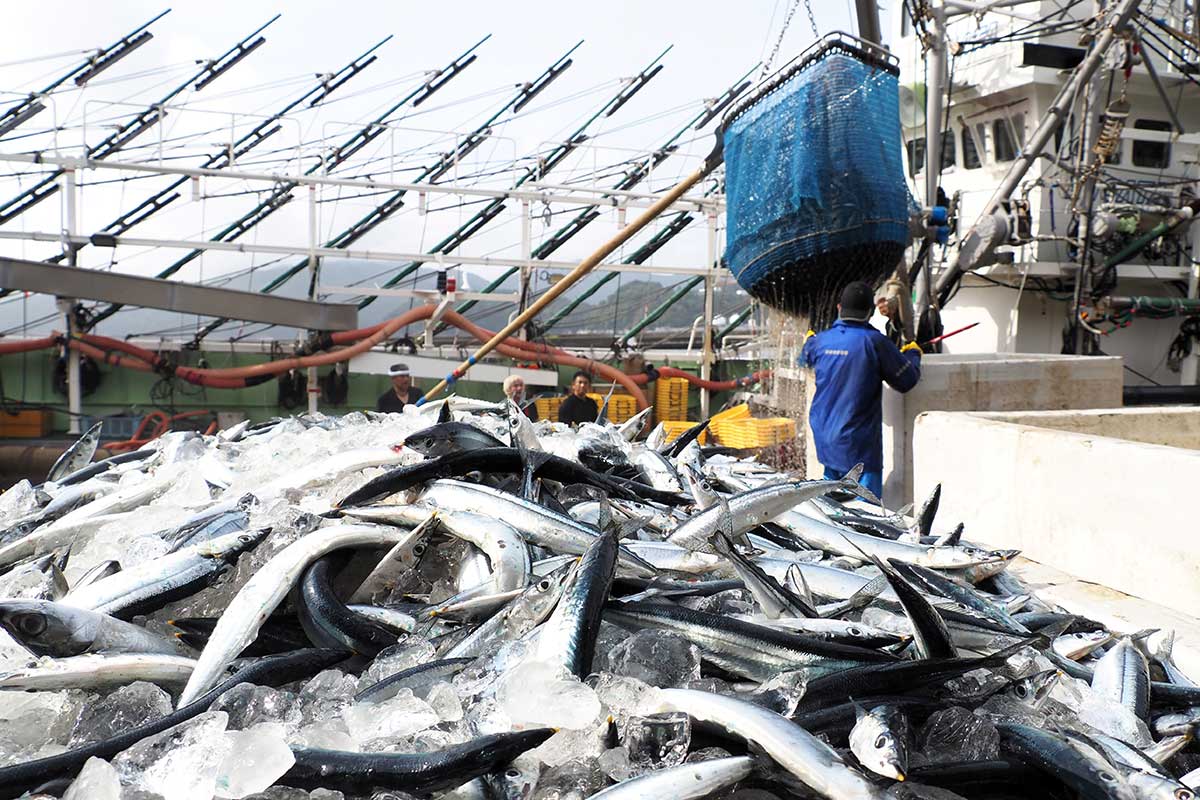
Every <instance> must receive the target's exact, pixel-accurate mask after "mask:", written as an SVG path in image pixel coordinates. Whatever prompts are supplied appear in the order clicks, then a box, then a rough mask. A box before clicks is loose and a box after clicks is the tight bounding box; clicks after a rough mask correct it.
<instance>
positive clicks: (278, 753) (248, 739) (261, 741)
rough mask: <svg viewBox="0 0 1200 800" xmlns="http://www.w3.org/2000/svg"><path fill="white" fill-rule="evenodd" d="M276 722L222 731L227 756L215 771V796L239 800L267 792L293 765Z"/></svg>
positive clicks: (283, 734) (290, 754)
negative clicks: (226, 747)
mask: <svg viewBox="0 0 1200 800" xmlns="http://www.w3.org/2000/svg"><path fill="white" fill-rule="evenodd" d="M285 735H286V734H285V731H284V727H283V726H282V725H279V724H277V723H263V724H260V725H255V726H254V727H252V728H249V729H247V730H242V731H230V730H227V731H225V740H226V741H227V742H228V744H229V748H228V755H226V756H225V759H224V760H223V761H222V762H221V767H220V769H219V770H217V779H216V790H217V796H218V797H230V798H235V799H237V800H240V798H243V797H245V796H247V795H250V794H253V793H255V792H261V791H263V790H264V789H267V788H268V787H270V786H271V784H273V783H275V781H276V780H278V779H279V778H281V777H282V776H283V774H284V773H285V772H287V771H288V770H289V769H291V766H292V765H293V764H295V763H296V757H295V756H294V755H292V751H291V748H289V747H288V745H287V741H286V740H285Z"/></svg>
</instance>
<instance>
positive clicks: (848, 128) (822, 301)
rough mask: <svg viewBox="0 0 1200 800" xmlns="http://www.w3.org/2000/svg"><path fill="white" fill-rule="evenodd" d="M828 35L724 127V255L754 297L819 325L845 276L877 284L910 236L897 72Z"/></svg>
mask: <svg viewBox="0 0 1200 800" xmlns="http://www.w3.org/2000/svg"><path fill="white" fill-rule="evenodd" d="M855 41H856V40H853V39H851V38H850V37H845V36H844V35H834V36H831V37H827V38H826V39H825V40H823V41H822V42H821V43H820V44H819V45H818V46H816V47H815V48H814V49H813V50H810V51H809V52H808V53H806V54H804V55H802V56H801V57H800V58H798V59H797V60H796V61H794V62H793V63H792V64H790V65H788V66H787V67H784V68H783V69H782V70H780V71H779V73H777V74H776V76H775V77H774V78H772V79H771V81H769V82H768V83H767V84H766V85H764V86H763V87H762V88H761V89H760V90H759V91H757V92H755V98H754V100H753V102H750V103H746V104H743V105H742V106H741V107H739V108H735V109H734V110H733V111H731V112H730V115H729V117H728V118H727V119H726V121H725V124H724V149H725V184H726V202H727V219H728V244H727V247H726V251H725V261H726V264H727V265H728V267H729V269H730V270H731V271H732V272H733V274H734V276H735V277H736V278H737V281H738V283H739V284H740V285H741V286H742V287H743V288H744V289H746V291H747V292H749V293H750V295H751V296H753V297H755V298H756V299H758V300H760V301H762V302H764V303H766V304H768V305H771V306H774V307H776V308H779V309H781V310H783V311H785V312H788V313H792V314H797V315H801V316H804V317H807V318H809V319H810V320H812V322H813V324H814V326H815V327H823V326H824V325H825V324H827V323H828V322H829V321H831V320H832V319H833V318H834V317H835V316H836V302H837V296H838V294H839V293H840V291H841V287H843V286H845V285H846V284H847V283H849V282H850V281H854V280H865V281H867V282H869V283H876V282H878V281H880V280H882V279H883V278H884V277H885V276H886V275H888V274H889V273H891V271H892V270H893V269H895V267H896V265H897V263H899V261H900V259H901V258H902V257H903V255H904V248H905V246H906V245H907V242H908V221H909V216H910V213H911V212H912V210H913V208H914V203H913V200H912V197H911V195H910V194H909V191H908V187H907V185H906V184H905V178H904V167H903V162H902V160H901V148H902V141H901V135H900V114H899V90H898V76H899V70H898V68H897V67H896V65H895V63H894V60H893V59H892V58H891V57H890V56H888V55H887V54H886V53H885V52H883V51H880V52H879V53H876V52H875V51H871V50H867V49H865V48H864V47H860V46H857V45H856V44H855Z"/></svg>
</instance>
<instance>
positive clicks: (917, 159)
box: [904, 137, 925, 175]
mask: <svg viewBox="0 0 1200 800" xmlns="http://www.w3.org/2000/svg"><path fill="white" fill-rule="evenodd" d="M904 147H905V149H906V150H908V174H909V175H916V174H917V173H918V172H920V171H921V170H923V169H924V168H925V138H924V137H921V138H920V139H910V140H909V141H908V143H907V144H906V145H905V146H904Z"/></svg>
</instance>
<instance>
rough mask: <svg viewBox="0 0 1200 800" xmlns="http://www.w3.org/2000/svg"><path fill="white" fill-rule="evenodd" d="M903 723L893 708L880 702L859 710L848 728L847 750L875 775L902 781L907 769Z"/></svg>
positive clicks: (906, 749) (904, 726) (906, 750)
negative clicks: (871, 707)
mask: <svg viewBox="0 0 1200 800" xmlns="http://www.w3.org/2000/svg"><path fill="white" fill-rule="evenodd" d="M906 727H907V725H906V723H905V721H904V717H903V716H902V715H901V714H899V712H898V711H896V710H895V709H889V708H887V707H884V706H881V707H879V708H875V709H872V710H871V711H869V712H866V713H862V714H859V716H858V721H857V722H855V724H854V728H853V729H852V730H851V731H850V750H851V752H853V753H854V757H855V758H857V759H858V761H859V763H861V764H862V765H863V766H864V767H865V768H867V769H868V770H870V771H871V772H874V773H875V774H876V775H882V776H883V777H885V778H891V779H892V780H895V781H902V780H904V778H905V776H906V774H907V772H908V744H907V742H906V735H905V734H906Z"/></svg>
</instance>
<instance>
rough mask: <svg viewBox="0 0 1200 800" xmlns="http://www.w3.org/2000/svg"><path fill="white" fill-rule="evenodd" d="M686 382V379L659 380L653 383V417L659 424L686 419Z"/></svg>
mask: <svg viewBox="0 0 1200 800" xmlns="http://www.w3.org/2000/svg"><path fill="white" fill-rule="evenodd" d="M687 411H688V382H687V379H686V378H659V379H658V380H657V381H655V382H654V416H655V418H656V419H657V420H659V421H660V422H665V421H668V420H669V421H673V422H682V421H684V420H686V419H687Z"/></svg>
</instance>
